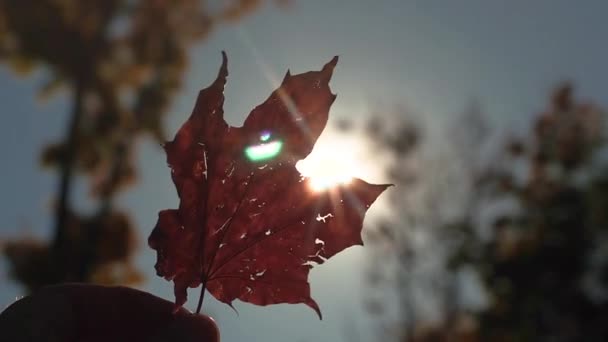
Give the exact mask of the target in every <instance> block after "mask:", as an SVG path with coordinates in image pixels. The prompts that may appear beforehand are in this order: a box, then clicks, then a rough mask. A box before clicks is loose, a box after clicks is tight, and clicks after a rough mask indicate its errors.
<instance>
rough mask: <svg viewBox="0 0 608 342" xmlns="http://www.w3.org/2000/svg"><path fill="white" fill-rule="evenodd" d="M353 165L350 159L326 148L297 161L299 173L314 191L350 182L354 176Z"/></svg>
mask: <svg viewBox="0 0 608 342" xmlns="http://www.w3.org/2000/svg"><path fill="white" fill-rule="evenodd" d="M353 166H354V165H353V162H352V160H349V159H348V158H344V156H338V155H335V154H334V153H331V151H328V150H325V151H324V152H323V153H317V154H316V155H312V156H311V158H307V159H305V160H302V161H300V162H299V163H298V169H299V170H300V173H302V175H303V176H304V177H306V178H308V184H309V186H310V188H311V190H313V191H315V192H321V191H325V190H327V189H330V188H333V187H337V186H340V185H346V184H348V183H350V182H351V181H352V179H353V178H354V176H353V174H352V172H351V171H352V170H353Z"/></svg>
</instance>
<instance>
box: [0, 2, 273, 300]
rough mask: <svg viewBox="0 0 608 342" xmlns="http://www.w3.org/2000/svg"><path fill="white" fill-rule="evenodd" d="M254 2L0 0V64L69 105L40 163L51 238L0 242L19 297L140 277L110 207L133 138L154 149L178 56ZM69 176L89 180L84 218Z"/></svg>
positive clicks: (128, 169)
mask: <svg viewBox="0 0 608 342" xmlns="http://www.w3.org/2000/svg"><path fill="white" fill-rule="evenodd" d="M277 2H278V3H284V1H277ZM262 3H263V1H261V0H238V1H230V2H225V3H224V2H219V3H216V4H215V5H212V4H208V3H207V2H204V1H200V0H149V1H148V0H90V1H80V0H0V60H1V61H3V62H5V63H8V64H9V65H10V66H12V68H13V69H14V70H15V71H17V72H19V73H21V74H27V73H28V72H29V71H31V70H33V69H34V68H36V67H42V68H45V69H46V70H47V71H48V75H49V79H48V80H47V81H48V82H47V83H46V84H44V85H43V86H42V88H41V91H40V92H41V95H44V96H48V95H50V94H52V91H53V90H55V89H57V88H60V87H62V86H65V87H67V88H69V90H70V93H71V97H72V101H71V102H72V109H71V114H70V116H69V120H68V124H67V127H66V132H65V136H64V138H63V139H62V140H61V141H58V142H56V143H55V144H53V145H51V146H48V147H46V148H45V149H44V151H43V153H42V155H41V160H42V164H43V165H45V166H47V167H52V168H55V169H57V170H58V174H59V185H58V189H57V200H56V204H55V209H54V210H55V222H54V224H53V236H52V239H51V241H50V242H46V241H32V240H27V239H26V240H21V241H13V242H9V243H7V244H6V246H5V248H4V252H5V255H6V256H7V257H8V259H9V261H10V265H11V273H12V276H13V277H14V278H15V279H17V280H18V281H19V282H21V283H22V284H23V285H24V286H25V287H26V288H27V289H28V290H35V289H36V288H38V287H40V286H43V285H46V284H52V283H59V282H66V281H78V282H83V281H94V282H99V283H106V284H115V283H129V282H133V281H137V280H139V274H138V272H137V271H136V270H135V268H134V267H133V266H132V265H131V263H130V259H131V255H132V254H133V247H134V229H133V226H132V223H131V221H130V218H129V216H128V215H127V213H126V212H124V211H123V210H120V209H117V208H115V207H114V204H113V200H114V198H115V195H116V193H117V192H118V191H120V190H121V189H123V188H124V187H125V186H127V185H129V184H131V183H132V182H133V180H134V179H135V176H136V170H135V165H134V164H133V154H134V152H135V151H134V141H135V139H136V138H137V137H138V136H141V135H142V134H149V135H151V136H152V137H153V138H154V139H156V140H157V141H158V142H160V143H162V142H164V138H165V132H164V130H163V125H162V122H163V120H162V118H163V115H164V114H165V113H166V110H167V108H168V106H169V104H170V102H171V99H172V98H173V96H174V95H175V94H176V92H177V91H178V90H179V88H180V86H181V83H182V80H183V77H184V72H185V70H186V68H187V66H188V50H189V48H190V47H192V46H193V44H195V43H196V42H199V41H201V40H203V39H205V38H206V37H208V35H209V33H210V32H212V31H213V29H215V28H216V27H217V26H218V24H220V23H222V22H227V21H228V22H230V21H235V20H238V19H239V18H241V17H242V16H244V15H247V14H249V13H251V12H252V11H254V10H255V9H257V8H258V7H259V6H260V5H261V4H262ZM76 174H84V175H86V176H87V177H88V179H89V180H90V182H89V183H90V188H91V193H92V194H93V196H94V197H95V198H96V199H97V203H98V209H97V210H96V212H95V213H94V214H93V215H83V214H79V213H77V212H76V211H75V209H74V207H73V205H72V201H71V198H72V196H71V195H72V193H73V183H74V178H75V175H76Z"/></svg>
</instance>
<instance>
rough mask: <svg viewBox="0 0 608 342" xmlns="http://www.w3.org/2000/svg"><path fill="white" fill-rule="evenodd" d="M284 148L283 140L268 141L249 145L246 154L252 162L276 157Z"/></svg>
mask: <svg viewBox="0 0 608 342" xmlns="http://www.w3.org/2000/svg"><path fill="white" fill-rule="evenodd" d="M282 149H283V142H282V141H279V140H275V141H271V142H266V143H263V144H258V145H253V146H248V147H247V148H246V149H245V156H247V159H249V160H250V161H252V162H257V161H263V160H268V159H272V158H274V157H276V156H277V155H278V154H279V153H281V150H282Z"/></svg>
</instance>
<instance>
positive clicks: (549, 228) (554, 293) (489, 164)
mask: <svg viewBox="0 0 608 342" xmlns="http://www.w3.org/2000/svg"><path fill="white" fill-rule="evenodd" d="M604 120H605V112H604V111H603V110H602V109H601V108H599V107H598V106H597V105H594V104H592V103H588V102H582V101H578V100H577V99H576V98H575V97H574V93H573V87H572V86H571V85H570V84H567V83H566V84H562V85H559V86H558V87H556V89H555V90H554V91H553V93H552V95H551V97H550V101H549V104H548V106H547V109H546V111H544V112H543V113H541V114H540V115H539V116H538V117H536V118H535V119H534V123H533V125H532V128H531V129H530V131H529V133H528V134H523V136H520V137H514V136H513V135H512V136H510V137H509V138H508V139H504V138H502V139H499V138H497V137H496V136H495V135H494V134H492V133H493V132H491V131H490V129H489V128H488V126H487V125H485V124H484V121H485V120H484V119H483V115H482V111H481V110H480V109H479V108H476V107H473V108H471V110H468V111H467V112H466V113H465V115H464V117H463V116H460V117H459V121H458V122H457V124H456V125H455V126H454V127H450V128H449V129H448V131H449V132H450V135H448V136H444V137H445V138H446V139H445V141H446V142H447V145H448V146H449V148H447V149H446V150H442V147H438V145H434V146H433V147H432V148H427V147H428V146H427V145H429V144H431V143H432V141H430V139H429V140H426V141H424V143H422V142H423V141H420V143H419V144H417V145H414V146H413V147H411V148H409V149H406V151H407V153H405V154H404V153H403V148H402V146H401V144H399V143H396V141H397V140H395V139H386V138H373V139H372V140H373V141H376V142H378V143H380V144H381V145H382V148H383V149H385V150H386V151H389V154H390V155H392V156H393V158H392V161H391V162H389V164H388V166H387V168H386V173H387V176H388V177H389V178H390V179H392V180H393V181H394V182H395V183H396V184H397V185H398V187H396V189H401V190H400V191H395V192H393V193H392V195H393V196H394V197H393V198H391V203H390V205H391V207H392V211H393V214H392V215H390V216H388V217H386V218H385V219H384V220H383V221H381V222H380V223H379V224H377V225H376V228H375V229H373V230H371V232H370V235H369V238H368V240H369V241H370V245H371V247H372V252H373V255H375V258H372V260H373V263H372V265H371V266H370V267H369V269H370V270H369V273H370V283H371V284H372V289H374V288H376V289H378V291H372V294H371V295H370V300H369V308H370V310H371V312H372V313H373V314H374V315H375V316H377V317H388V319H384V320H381V321H382V324H381V331H382V333H383V334H384V335H385V336H384V338H385V339H386V340H391V339H392V340H395V341H604V340H605V337H606V336H608V276H607V275H608V249H607V248H606V247H607V246H608V244H607V243H606V242H608V234H607V233H608V230H607V229H608V214H607V213H608V144H607V141H606V130H605V126H604V125H605V121H604ZM375 121H376V123H374V124H372V126H373V125H379V126H381V122H382V121H381V120H380V119H375ZM387 121H390V122H391V124H390V127H393V128H392V129H393V130H394V127H398V125H396V124H395V122H401V124H402V125H403V126H404V127H409V130H411V131H421V127H420V126H417V125H413V124H412V123H411V120H408V119H402V118H399V117H398V116H396V117H395V120H387ZM400 130H401V131H405V132H406V133H399V134H403V135H404V136H405V137H404V138H403V140H406V141H410V140H412V139H411V138H410V136H419V135H420V134H418V133H411V132H408V130H407V129H405V128H402V129H400ZM397 131H399V129H398V130H397ZM373 132H374V134H379V136H380V137H386V136H387V135H388V134H387V133H386V131H381V130H378V129H374V130H373ZM425 148H426V150H425ZM425 151H426V152H428V151H432V153H431V154H433V155H434V156H435V158H430V157H429V154H428V153H425ZM438 151H439V152H438ZM411 166H415V167H413V168H412V167H411ZM404 179H405V180H408V181H404ZM412 179H413V180H414V181H409V180H412ZM471 291H473V292H475V296H474V297H477V298H476V299H471V294H470V293H471ZM467 292H468V294H466V293H467ZM387 298H388V299H389V300H387ZM391 298H392V299H391ZM383 315H384V316H383Z"/></svg>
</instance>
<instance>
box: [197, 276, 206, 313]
mask: <svg viewBox="0 0 608 342" xmlns="http://www.w3.org/2000/svg"><path fill="white" fill-rule="evenodd" d="M206 289H207V279H203V282H202V284H201V294H200V296H199V297H198V304H197V305H196V314H197V315H198V314H200V313H201V309H202V308H203V299H205V290H206Z"/></svg>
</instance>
